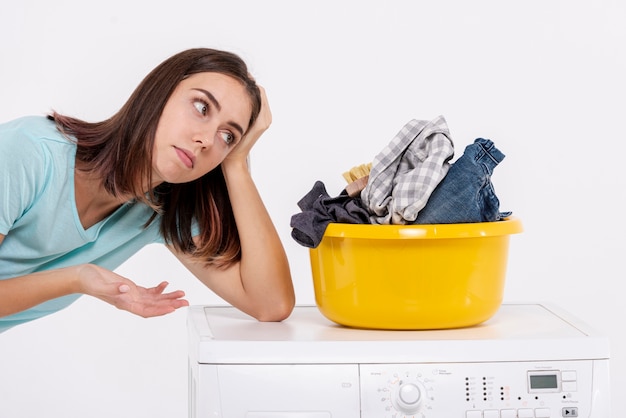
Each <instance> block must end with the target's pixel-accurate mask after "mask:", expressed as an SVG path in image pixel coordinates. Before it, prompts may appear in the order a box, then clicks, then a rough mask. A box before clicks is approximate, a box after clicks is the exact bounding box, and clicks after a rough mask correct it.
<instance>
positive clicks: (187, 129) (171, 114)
mask: <svg viewBox="0 0 626 418" xmlns="http://www.w3.org/2000/svg"><path fill="white" fill-rule="evenodd" d="M251 112H252V106H251V101H250V97H249V96H248V93H247V92H246V90H245V87H244V86H243V84H242V83H241V82H240V81H238V80H236V79H235V78H232V77H229V76H227V75H224V74H220V73H209V72H206V73H197V74H193V75H191V76H189V77H187V78H186V79H184V80H182V81H181V82H180V83H179V84H178V86H177V87H176V89H175V90H174V92H173V93H172V95H171V96H170V98H169V100H168V101H167V103H166V104H165V108H164V109H163V113H162V114H161V118H160V119H159V124H158V125H157V130H156V136H155V141H154V152H153V160H152V170H153V174H152V176H153V181H154V183H155V184H153V186H155V185H156V184H158V183H161V182H168V183H185V182H189V181H192V180H196V179H198V178H200V177H202V176H203V175H205V174H206V173H208V172H209V171H211V170H213V169H214V168H215V167H217V166H218V165H219V164H220V163H221V162H222V161H223V160H224V158H226V156H227V155H228V153H229V152H230V151H231V150H232V149H233V147H234V146H235V145H236V144H237V143H238V142H239V141H240V140H241V137H242V136H243V133H244V132H246V130H247V129H248V122H249V121H250V115H251Z"/></svg>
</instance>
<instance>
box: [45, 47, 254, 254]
mask: <svg viewBox="0 0 626 418" xmlns="http://www.w3.org/2000/svg"><path fill="white" fill-rule="evenodd" d="M202 72H214V73H221V74H224V75H227V76H230V77H233V78H235V79H236V80H239V81H240V82H241V83H242V84H243V86H244V87H245V89H246V91H247V93H248V95H249V96H250V100H251V104H252V114H251V116H250V121H249V125H248V126H252V125H253V124H254V122H255V120H256V118H257V116H258V114H259V112H260V109H261V95H260V91H259V88H258V86H257V85H256V83H255V81H254V80H253V79H252V78H251V77H250V75H249V74H248V68H247V66H246V64H245V63H244V61H243V60H242V59H241V58H240V57H239V56H237V55H235V54H233V53H231V52H226V51H220V50H215V49H209V48H195V49H189V50H186V51H182V52H180V53H178V54H176V55H173V56H172V57H170V58H168V59H167V60H165V61H163V62H162V63H161V64H160V65H158V66H157V67H156V68H154V69H153V70H152V71H151V72H150V73H149V74H148V75H147V76H146V77H145V78H144V79H143V80H142V82H141V83H140V84H139V85H138V86H137V88H136V89H135V91H134V92H133V93H132V95H131V96H130V98H129V99H128V100H127V101H126V103H125V104H124V106H122V108H121V109H120V110H119V111H118V112H117V113H116V114H114V115H113V116H112V117H111V118H109V119H107V120H104V121H102V122H95V123H91V122H85V121H83V120H80V119H76V118H73V117H69V116H65V115H61V114H58V113H56V112H53V113H52V115H50V116H49V118H50V119H52V120H54V121H55V122H56V125H57V127H58V129H59V130H60V131H61V132H63V133H64V134H66V135H68V136H71V137H74V138H75V140H76V143H77V150H76V158H77V160H78V161H79V162H80V163H81V164H80V167H81V169H84V170H88V171H95V172H96V173H97V174H99V175H100V176H101V177H102V179H103V184H104V188H105V190H106V191H107V192H108V193H110V194H111V195H113V196H116V197H120V196H129V195H130V196H133V197H134V198H135V199H136V200H137V201H139V202H142V203H144V204H147V205H149V206H151V207H152V208H153V209H154V210H155V214H154V216H153V217H152V218H151V219H150V220H149V221H148V224H149V223H151V222H152V221H153V220H154V218H156V217H157V214H160V216H161V224H160V229H161V233H162V235H163V238H164V239H165V242H166V243H168V244H171V245H173V247H174V248H176V249H177V250H179V251H182V252H184V253H187V254H191V255H192V256H194V257H195V258H196V259H198V260H203V261H205V262H207V263H210V264H214V265H217V266H227V265H229V264H231V263H233V262H235V261H237V260H239V259H240V258H241V245H240V241H239V234H238V232H237V226H236V224H235V219H234V215H233V211H232V207H231V204H230V200H229V198H228V190H227V189H226V182H225V180H224V176H223V174H222V170H221V166H218V167H216V168H215V169H213V170H212V171H211V172H209V173H208V174H206V175H205V176H203V177H201V178H199V179H197V180H195V181H192V182H189V183H183V184H172V183H162V184H161V185H159V186H157V187H156V188H155V189H154V190H150V191H149V192H148V193H146V192H145V186H146V184H148V185H149V184H152V153H153V148H154V138H155V133H156V129H157V125H158V122H159V118H160V117H161V113H162V112H163V108H164V107H165V104H166V103H167V101H168V99H169V98H170V96H171V94H172V93H173V91H174V89H175V88H176V87H177V86H178V83H180V81H182V80H183V79H185V78H186V77H188V76H190V75H192V74H197V73H202ZM194 221H195V222H197V225H198V227H199V232H200V237H199V238H200V240H199V244H198V245H197V246H196V245H195V244H194V242H193V239H192V231H193V223H194Z"/></svg>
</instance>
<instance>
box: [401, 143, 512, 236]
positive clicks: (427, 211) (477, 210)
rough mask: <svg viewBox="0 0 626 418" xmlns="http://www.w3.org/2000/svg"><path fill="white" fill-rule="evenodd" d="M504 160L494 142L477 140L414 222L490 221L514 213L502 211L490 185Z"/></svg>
mask: <svg viewBox="0 0 626 418" xmlns="http://www.w3.org/2000/svg"><path fill="white" fill-rule="evenodd" d="M503 159H504V154H503V153H502V152H500V150H498V149H497V148H496V147H495V146H494V144H493V142H492V141H490V140H489V139H483V138H478V139H476V140H475V141H474V143H473V144H471V145H468V146H467V147H466V148H465V151H464V153H463V155H462V156H461V157H459V158H458V160H457V161H456V162H454V163H453V164H452V165H451V166H450V169H449V170H448V173H447V174H446V176H445V177H444V179H443V180H442V181H441V182H440V183H439V185H438V186H437V188H436V189H435V190H434V191H433V192H432V193H431V195H430V198H429V199H428V202H427V203H426V206H425V207H424V208H423V209H422V210H421V211H420V212H419V213H418V215H417V219H416V220H415V222H413V223H414V224H450V223H472V222H491V221H498V220H501V219H502V218H505V217H507V216H509V215H511V212H500V211H499V206H500V202H499V200H498V197H497V196H496V194H495V191H494V188H493V185H492V184H491V175H492V173H493V169H494V168H495V167H496V166H497V165H498V164H499V163H500V162H502V160H503Z"/></svg>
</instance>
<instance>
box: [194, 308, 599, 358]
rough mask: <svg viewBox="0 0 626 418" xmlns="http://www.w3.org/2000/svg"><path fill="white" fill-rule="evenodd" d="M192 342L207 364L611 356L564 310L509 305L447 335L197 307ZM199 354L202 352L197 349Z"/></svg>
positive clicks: (304, 311)
mask: <svg viewBox="0 0 626 418" xmlns="http://www.w3.org/2000/svg"><path fill="white" fill-rule="evenodd" d="M188 328H189V334H190V344H192V345H194V346H196V347H197V352H195V354H196V356H195V357H196V358H197V361H198V362H200V363H241V362H244V363H246V362H247V363H347V362H358V363H376V362H407V361H409V362H416V361H418V362H437V361H446V362H452V361H458V362H466V361H472V362H474V361H535V360H541V359H551V360H554V359H563V360H566V359H577V358H578V359H580V358H587V359H598V358H608V356H609V344H608V339H607V338H606V337H605V336H603V335H601V334H599V333H598V332H597V331H596V330H594V329H592V328H591V327H589V326H588V325H587V324H585V323H584V322H582V321H580V320H579V319H578V318H575V317H573V316H572V315H570V314H569V313H567V312H566V311H563V310H561V309H560V308H558V307H555V306H550V305H546V304H540V303H528V304H526V303H519V304H503V305H502V306H501V307H500V309H499V310H498V312H497V313H496V314H495V315H494V316H493V317H492V318H491V319H489V320H488V321H486V322H484V323H482V324H479V325H476V326H472V327H468V328H459V329H446V330H419V331H397V330H369V329H354V328H348V327H345V326H341V325H338V324H335V323H334V322H332V321H330V320H328V319H326V318H325V317H324V316H323V315H322V314H321V312H320V311H319V310H318V309H317V307H316V306H297V307H296V308H295V309H294V311H293V313H292V314H291V316H290V317H289V318H288V319H286V320H285V321H283V322H258V321H257V320H255V319H254V318H251V317H250V316H248V315H246V314H244V313H242V312H241V311H239V310H237V309H235V308H233V307H230V306H192V307H190V310H189V319H188ZM194 350H195V347H194Z"/></svg>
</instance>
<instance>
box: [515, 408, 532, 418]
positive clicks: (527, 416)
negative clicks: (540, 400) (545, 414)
mask: <svg viewBox="0 0 626 418" xmlns="http://www.w3.org/2000/svg"><path fill="white" fill-rule="evenodd" d="M517 417H518V418H535V411H533V410H532V409H528V408H524V409H518V410H517Z"/></svg>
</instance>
